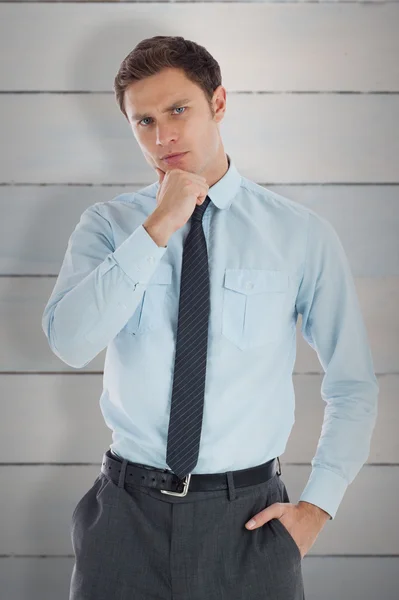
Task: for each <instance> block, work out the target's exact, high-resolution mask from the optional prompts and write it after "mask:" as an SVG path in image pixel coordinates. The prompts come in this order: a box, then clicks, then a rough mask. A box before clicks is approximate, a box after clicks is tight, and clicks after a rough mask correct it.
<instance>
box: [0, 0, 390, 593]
mask: <svg viewBox="0 0 399 600" xmlns="http://www.w3.org/2000/svg"><path fill="white" fill-rule="evenodd" d="M398 24H399V3H398V2H383V1H380V2H373V1H371V2H364V3H363V2H351V1H350V0H345V1H344V0H342V1H340V2H336V1H334V2H330V1H328V0H327V1H326V2H313V1H310V2H306V1H303V2H302V1H298V2H285V1H282V2H261V3H256V2H235V1H233V0H229V1H227V2H205V3H203V2H196V1H194V0H193V1H190V2H179V1H177V2H170V3H169V2H160V3H153V2H151V1H148V2H142V3H136V2H109V3H92V2H75V3H69V2H56V3H53V2H32V3H31V2H0V69H1V73H0V131H1V132H2V133H1V136H0V158H1V160H0V184H1V185H0V215H1V216H0V398H1V410H2V419H1V420H0V481H1V485H0V599H1V600H50V599H51V600H54V598H57V599H58V598H60V599H61V598H67V597H68V591H69V581H70V575H71V570H72V566H73V553H72V545H71V541H70V533H69V526H70V518H71V515H72V511H73V509H74V507H75V505H76V503H77V501H78V500H79V498H80V497H81V496H82V495H83V494H84V493H85V492H86V491H87V489H88V488H89V487H90V486H91V485H92V482H93V481H94V479H95V477H96V476H97V474H98V471H99V468H100V462H101V458H102V455H103V452H104V451H105V450H106V449H107V448H108V446H109V444H110V443H111V432H110V430H109V429H108V428H107V427H106V426H105V423H104V422H103V420H102V416H101V413H100V408H99V405H98V400H99V397H100V393H101V388H102V369H103V363H104V354H105V353H102V354H100V355H99V356H97V357H96V358H95V359H94V360H93V361H92V363H90V364H89V365H87V366H86V367H85V368H84V369H82V370H79V371H77V370H75V369H72V368H71V367H69V366H68V365H66V364H64V363H62V361H60V360H59V359H58V358H57V357H56V356H55V355H54V354H53V353H52V352H51V351H50V349H49V347H48V344H47V340H46V338H45V337H44V334H43V332H42V330H41V316H42V312H43V309H44V306H45V304H46V302H47V300H48V297H49V295H50V293H51V290H52V288H53V286H54V283H55V278H56V276H57V274H58V271H59V268H60V266H61V262H62V258H63V256H64V252H65V249H66V245H67V241H68V238H69V236H70V234H71V232H72V230H73V228H74V227H75V225H76V223H77V221H78V220H79V217H80V215H81V213H82V212H83V210H84V209H85V208H86V207H87V206H89V205H91V204H93V203H95V202H99V201H106V200H109V199H111V198H112V197H114V196H116V195H118V194H119V193H121V192H125V191H134V190H136V189H139V188H140V187H143V185H147V184H148V183H151V182H153V181H155V180H156V177H154V172H153V171H152V169H151V168H150V167H149V166H148V165H147V163H146V162H145V160H144V158H143V157H142V155H141V151H140V150H139V148H138V146H137V145H136V143H135V141H134V138H133V135H132V133H131V130H130V129H129V127H128V125H127V122H126V121H125V119H124V117H123V116H122V114H121V113H120V112H119V109H118V107H117V105H116V102H115V100H114V97H113V92H112V83H113V78H114V76H115V74H116V71H117V69H118V66H119V64H120V62H121V60H122V59H123V58H124V57H125V56H126V54H127V53H128V52H129V51H130V50H131V49H132V48H133V47H134V46H135V45H136V43H137V42H138V41H139V40H140V39H142V38H144V37H150V36H152V35H159V34H166V35H183V36H184V37H186V38H189V39H193V40H195V41H197V42H198V43H200V44H203V45H204V46H206V47H207V48H208V49H209V51H210V52H212V53H213V54H214V56H215V58H216V59H217V60H218V61H219V63H220V66H221V69H222V74H223V85H224V86H225V87H226V89H227V92H228V99H227V112H226V117H225V120H224V121H223V123H222V134H223V139H224V142H225V148H226V150H227V151H228V152H230V153H231V155H232V156H233V158H234V160H235V162H236V164H237V166H238V168H239V170H240V171H241V172H242V174H243V175H244V176H246V177H249V178H251V179H253V180H254V181H256V182H257V183H259V184H261V185H263V186H265V187H268V188H269V189H272V190H275V191H277V192H278V193H280V194H283V195H284V196H286V197H288V198H291V199H292V200H296V201H297V202H299V203H301V204H304V205H306V206H309V207H311V208H312V209H314V210H316V211H317V212H319V213H320V214H321V215H323V216H325V217H327V218H328V219H329V220H330V221H331V223H332V224H333V225H334V226H335V228H336V230H337V232H338V234H339V236H340V238H341V240H342V242H343V245H344V247H345V250H346V252H347V255H348V258H349V261H350V264H351V267H352V269H353V273H354V275H355V280H356V287H357V290H358V294H359V299H360V302H361V307H362V311H363V315H364V319H365V322H366V326H367V330H368V334H369V338H370V343H371V347H372V352H373V358H374V363H375V370H376V373H377V376H378V380H379V384H380V397H379V418H378V420H377V425H376V429H375V433H374V436H373V439H372V444H371V452H370V456H369V458H368V461H367V463H366V465H365V466H364V467H363V469H362V470H361V472H360V473H359V475H358V477H357V478H356V479H355V481H354V482H353V483H352V484H351V486H350V487H349V489H348V491H347V493H346V495H345V497H344V500H343V501H342V504H341V506H340V508H339V511H338V513H337V516H336V518H335V519H334V521H333V522H331V524H327V525H326V527H325V528H324V529H323V531H322V533H321V535H320V536H319V538H318V539H317V541H316V543H315V544H314V546H313V547H312V549H311V550H310V552H309V554H308V555H307V556H306V557H305V559H304V561H303V570H304V578H305V589H306V600H336V599H337V598H343V599H345V600H360V599H361V600H375V599H376V598H379V599H381V600H394V599H397V598H398V584H399V578H398V568H399V535H398V525H397V523H398V519H397V499H398V496H399V442H398V432H399V417H398V392H397V390H398V386H399V365H398V363H399V317H398V300H399V297H398V291H399V260H398V259H399V242H398V239H399V236H398V232H399V67H398V64H399V36H398V35H397V31H398ZM297 332H298V354H297V361H296V364H295V371H294V385H295V390H296V398H297V410H296V419H297V420H296V423H295V425H294V428H293V431H292V435H291V437H290V440H289V442H288V445H287V449H286V452H285V453H284V456H283V457H282V469H283V476H284V481H285V483H286V485H287V489H288V491H289V494H290V496H291V501H292V502H297V500H298V498H299V495H300V493H301V491H302V489H303V487H304V485H305V483H306V480H307V478H308V476H309V473H310V460H311V458H312V457H313V455H314V452H315V448H316V444H317V440H318V436H319V433H320V427H321V422H322V417H323V413H322V411H323V402H322V401H321V398H320V384H321V379H322V373H323V372H322V368H321V366H320V363H319V362H318V359H317V356H316V354H315V352H314V351H313V350H312V349H311V348H310V347H309V346H308V345H307V344H306V343H305V342H304V340H303V338H302V337H301V334H300V321H299V322H298V329H297Z"/></svg>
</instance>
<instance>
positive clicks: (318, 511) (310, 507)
mask: <svg viewBox="0 0 399 600" xmlns="http://www.w3.org/2000/svg"><path fill="white" fill-rule="evenodd" d="M298 506H301V507H303V508H304V509H306V510H307V511H308V512H309V513H311V514H313V515H315V516H317V517H318V518H319V519H320V520H321V521H328V520H329V519H330V516H331V515H330V514H329V513H328V512H326V511H325V510H324V509H323V508H320V506H317V505H316V504H312V503H311V502H306V501H305V500H300V501H299V502H298Z"/></svg>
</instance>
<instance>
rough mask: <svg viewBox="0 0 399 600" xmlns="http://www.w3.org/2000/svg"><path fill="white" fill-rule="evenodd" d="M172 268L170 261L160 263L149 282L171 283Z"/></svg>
mask: <svg viewBox="0 0 399 600" xmlns="http://www.w3.org/2000/svg"><path fill="white" fill-rule="evenodd" d="M172 270H173V267H172V265H170V264H169V263H162V262H161V263H159V265H158V267H157V268H156V269H155V271H154V273H153V274H152V277H151V279H150V280H149V281H148V283H149V284H151V283H170V282H171V281H172Z"/></svg>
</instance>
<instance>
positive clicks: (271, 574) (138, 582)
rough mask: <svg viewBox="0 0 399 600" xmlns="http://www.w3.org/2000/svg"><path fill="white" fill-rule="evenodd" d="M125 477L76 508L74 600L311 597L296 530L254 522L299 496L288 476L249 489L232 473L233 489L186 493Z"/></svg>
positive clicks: (96, 486)
mask: <svg viewBox="0 0 399 600" xmlns="http://www.w3.org/2000/svg"><path fill="white" fill-rule="evenodd" d="M107 454H108V455H109V456H111V457H112V458H114V459H115V458H116V456H115V454H113V453H111V451H110V450H108V451H107ZM120 461H121V462H122V459H120ZM133 464H138V463H133ZM230 473H231V472H230ZM122 475H124V470H123V469H121V477H120V479H119V483H118V484H117V483H115V482H114V481H112V480H111V479H110V478H109V477H107V475H106V474H104V473H103V472H100V474H99V475H98V476H97V478H96V480H95V481H94V483H93V485H92V487H91V488H90V489H89V490H88V491H87V492H86V493H85V494H84V496H83V497H82V498H81V499H80V500H79V502H78V504H77V505H76V507H75V510H74V512H73V515H72V526H71V539H72V545H73V550H74V555H75V562H74V566H73V571H72V576H71V584H70V596H69V600H304V599H305V594H304V586H303V578H302V557H301V553H300V551H299V548H298V546H297V544H296V542H295V540H294V538H293V537H292V536H291V534H290V533H289V531H288V530H287V528H286V527H284V525H283V524H282V523H281V521H280V520H279V519H272V520H271V521H269V522H268V523H266V524H265V525H263V526H260V527H258V528H257V529H254V530H252V531H251V530H249V529H246V527H245V523H246V522H247V521H248V520H249V519H250V517H252V516H253V515H255V514H256V513H258V512H260V511H261V510H262V509H264V508H266V507H267V506H270V505H271V504H273V503H274V502H290V500H289V497H288V493H287V490H286V487H285V485H284V483H283V481H282V479H281V474H279V473H278V472H277V473H276V474H275V475H274V476H273V477H271V478H270V479H269V480H268V481H265V482H262V483H257V484H255V485H249V486H246V487H240V488H234V483H233V480H232V478H231V476H229V474H226V476H227V480H228V488H227V489H222V490H212V491H195V492H192V491H190V490H189V491H188V493H187V495H186V496H184V497H179V496H170V495H167V494H163V493H162V492H161V491H160V490H158V489H156V488H150V487H146V486H144V485H140V484H137V483H127V482H125V480H124V477H122Z"/></svg>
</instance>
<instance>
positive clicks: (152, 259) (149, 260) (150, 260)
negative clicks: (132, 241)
mask: <svg viewBox="0 0 399 600" xmlns="http://www.w3.org/2000/svg"><path fill="white" fill-rule="evenodd" d="M147 260H148V262H149V263H153V262H154V260H155V258H154V257H153V256H147Z"/></svg>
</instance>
